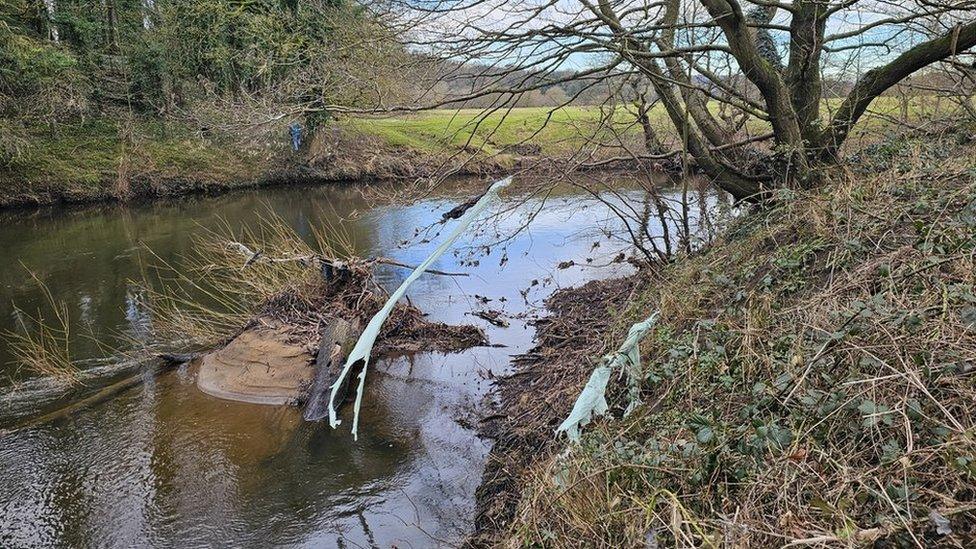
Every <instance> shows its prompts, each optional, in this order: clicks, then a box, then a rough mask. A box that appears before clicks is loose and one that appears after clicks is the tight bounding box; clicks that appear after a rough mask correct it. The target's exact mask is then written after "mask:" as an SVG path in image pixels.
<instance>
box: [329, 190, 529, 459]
mask: <svg viewBox="0 0 976 549" xmlns="http://www.w3.org/2000/svg"><path fill="white" fill-rule="evenodd" d="M511 182H512V178H511V177H506V178H505V179H502V180H501V181H496V182H495V183H492V185H491V187H489V188H488V190H487V191H485V194H483V195H482V196H481V198H479V199H478V201H477V202H475V203H474V205H472V206H471V207H469V208H468V209H467V211H465V212H464V215H462V216H460V217H461V219H460V220H459V221H458V224H457V226H455V227H454V230H453V231H452V232H451V233H450V234H449V235H448V237H447V238H446V239H445V240H444V242H441V244H440V246H438V247H437V249H436V250H434V251H433V253H431V254H430V255H429V256H428V257H427V259H425V260H424V262H423V263H421V264H420V265H418V266H417V268H416V269H414V270H413V272H411V273H410V275H409V276H408V277H407V279H406V280H404V281H403V283H402V284H400V287H399V288H397V289H396V291H394V292H393V293H392V294H391V295H390V298H389V299H387V300H386V303H384V304H383V308H382V309H380V310H379V312H378V313H376V314H375V315H373V318H371V319H370V320H369V324H367V325H366V329H365V330H363V333H362V335H360V336H359V340H358V341H356V346H355V347H353V349H352V351H351V352H350V353H349V357H348V358H347V359H346V362H345V364H344V365H343V367H342V371H341V372H340V373H339V377H338V378H336V381H335V383H333V384H332V387H331V392H330V394H329V425H331V426H332V428H333V429H335V428H336V427H338V426H339V423H340V422H339V419H338V417H337V413H336V412H337V410H336V408H337V407H338V404H340V403H337V402H336V401H335V398H336V393H337V392H338V389H339V387H341V386H342V383H343V380H345V378H346V377H347V376H348V375H349V373H350V371H352V367H353V365H354V364H356V363H357V362H359V361H362V362H363V368H362V370H360V372H359V387H358V388H357V389H356V404H355V406H354V407H353V416H352V436H353V438H355V439H357V440H358V438H359V436H358V432H359V408H360V405H361V404H362V401H363V388H364V386H365V384H366V368H367V366H368V365H369V355H370V353H371V352H372V351H373V344H374V343H375V342H376V338H377V336H379V333H380V328H381V327H382V326H383V322H385V321H386V318H387V317H388V316H390V312H392V311H393V307H394V306H395V305H396V303H397V301H399V300H400V298H402V297H403V295H404V294H405V293H406V291H407V288H408V287H409V286H410V285H411V284H412V283H413V282H414V281H415V280H417V278H419V277H420V275H421V274H423V273H424V271H426V270H427V268H428V267H430V266H431V265H432V264H433V263H434V262H435V261H437V259H438V258H439V257H440V256H442V255H444V252H446V251H447V250H448V248H450V247H451V245H452V244H454V241H455V240H457V239H458V237H460V236H461V234H463V233H464V231H465V230H466V229H467V228H468V225H470V224H471V222H472V221H474V220H475V218H476V217H478V215H480V214H481V212H482V211H484V210H485V208H487V207H488V206H489V205H491V203H492V202H494V201H495V199H497V198H498V192H499V191H501V190H502V189H504V188H505V187H507V186H508V184H509V183H511Z"/></svg>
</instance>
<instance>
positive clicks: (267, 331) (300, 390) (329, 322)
mask: <svg viewBox="0 0 976 549" xmlns="http://www.w3.org/2000/svg"><path fill="white" fill-rule="evenodd" d="M322 261H325V260H320V261H319V262H320V263H321V262H322ZM322 264H323V265H326V264H328V265H332V264H333V263H332V262H328V263H322ZM320 271H321V272H323V273H329V276H328V278H326V277H325V276H323V277H316V276H313V277H310V278H309V279H308V280H306V281H305V283H304V284H301V285H299V286H296V287H291V288H288V289H286V290H284V291H282V292H280V293H278V294H275V295H273V296H271V297H270V298H269V299H268V300H266V301H265V302H264V303H263V304H262V305H261V306H260V307H258V312H257V313H256V314H255V316H254V317H253V318H251V319H250V320H249V321H248V322H247V323H246V324H245V325H244V326H243V328H242V329H241V331H240V333H238V334H237V335H236V336H234V338H233V339H231V340H230V341H229V342H228V343H227V344H226V345H224V346H222V347H220V348H218V349H216V350H214V351H211V352H209V353H207V354H206V355H204V356H203V358H202V360H201V361H200V368H199V371H198V376H197V386H198V387H199V388H200V389H201V390H202V391H204V392H206V393H208V394H210V395H212V396H216V397H220V398H226V399H231V400H240V401H244V402H251V403H255V404H270V405H284V404H301V403H303V402H305V401H306V400H308V398H309V397H310V396H311V395H309V390H310V388H311V386H312V382H313V379H314V378H315V375H316V369H318V368H327V367H328V364H329V361H328V360H324V361H323V360H316V357H318V356H321V348H322V346H323V345H326V346H328V347H331V346H332V345H333V344H339V345H340V346H342V343H343V341H331V342H328V343H323V341H324V340H325V339H327V338H328V337H329V334H330V333H332V332H333V331H334V329H335V327H336V326H337V325H338V324H339V323H343V324H344V325H345V326H349V327H350V328H351V329H349V330H347V331H345V332H344V333H343V339H349V338H354V337H355V336H356V335H358V327H360V326H363V325H364V324H365V322H366V320H368V319H369V318H370V316H371V315H373V314H375V313H376V312H377V311H379V310H380V308H381V307H382V306H383V304H384V303H385V301H386V299H387V298H388V297H389V296H388V294H387V292H386V291H384V290H383V289H382V288H380V287H379V286H378V285H377V284H375V283H374V282H373V278H372V270H371V267H370V266H369V265H368V264H367V263H366V262H363V261H354V262H348V263H343V264H341V267H340V268H337V269H320ZM485 343H486V340H485V336H484V333H482V332H481V330H479V329H478V328H476V327H474V326H449V325H447V324H443V323H439V322H430V321H428V320H426V319H425V318H424V315H423V313H422V312H421V311H420V310H419V309H417V308H416V307H413V306H412V305H409V304H403V303H398V304H397V305H396V306H395V307H394V309H393V312H392V314H391V315H390V321H389V322H388V323H386V324H384V326H383V330H382V331H381V332H380V336H379V338H378V339H377V345H376V352H377V354H378V355H379V356H390V355H393V354H406V353H411V352H419V351H444V352H447V351H458V350H462V349H465V348H468V347H472V346H476V345H484V344H485ZM329 351H331V349H329ZM316 419H320V418H316Z"/></svg>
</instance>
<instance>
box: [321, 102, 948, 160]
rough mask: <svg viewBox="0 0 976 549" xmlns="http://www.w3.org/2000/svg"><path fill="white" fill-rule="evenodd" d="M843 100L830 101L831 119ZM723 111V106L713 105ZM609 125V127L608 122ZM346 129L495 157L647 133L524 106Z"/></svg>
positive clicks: (665, 133)
mask: <svg viewBox="0 0 976 549" xmlns="http://www.w3.org/2000/svg"><path fill="white" fill-rule="evenodd" d="M839 104H840V100H829V101H825V108H824V115H825V116H827V115H828V114H829V113H830V112H832V111H833V110H834V109H835V108H836V107H837V106H838V105H839ZM950 107H951V105H949V104H948V103H947V102H945V103H942V102H939V101H938V100H937V99H935V98H932V97H913V98H910V100H909V101H908V103H907V112H908V118H909V121H919V120H923V119H926V118H934V117H936V116H937V115H939V114H945V113H947V112H948V109H949V108H950ZM711 108H712V110H713V111H715V112H718V104H717V103H716V104H713V105H711ZM902 116H903V107H902V101H901V99H900V98H898V97H881V98H879V99H877V100H875V102H874V103H873V104H872V105H871V109H870V113H869V114H868V115H866V116H865V117H864V118H863V119H862V120H861V121H860V122H859V124H858V128H857V129H858V130H859V131H861V132H864V131H872V130H877V129H879V128H881V127H884V126H886V125H889V124H890V123H891V122H890V118H895V119H901V118H902ZM650 118H651V122H652V125H653V126H654V127H655V129H656V130H657V131H658V135H659V136H660V137H661V139H662V140H665V141H667V140H668V139H669V138H674V137H675V131H674V129H673V127H672V126H671V124H670V122H669V121H668V120H667V118H666V114H665V112H664V108H663V107H661V106H660V105H657V106H655V107H654V109H652V110H651V113H650ZM607 122H609V123H607ZM339 124H340V126H341V127H343V128H346V129H348V130H350V131H352V132H355V133H360V134H365V135H369V136H372V137H375V138H378V139H379V140H380V141H382V142H383V143H385V144H387V145H389V146H392V147H406V148H410V149H413V150H416V151H420V152H427V153H436V152H442V151H444V150H445V149H447V150H452V149H454V150H456V149H458V148H461V147H464V146H468V147H471V148H474V149H482V150H483V151H484V152H486V153H489V154H491V153H495V152H498V151H499V150H501V149H502V148H504V147H506V146H512V145H516V144H520V143H532V144H535V145H538V146H539V147H540V148H541V151H542V153H543V154H559V153H564V152H571V151H574V150H577V149H578V148H579V147H580V146H582V145H584V144H587V143H594V142H598V143H601V144H604V145H610V146H613V145H616V144H618V143H617V141H618V140H619V139H630V140H633V139H636V138H639V136H640V133H641V130H640V126H639V125H638V124H637V121H636V118H635V115H634V114H633V112H629V111H627V110H625V109H623V108H617V109H616V110H615V111H612V112H611V110H609V109H607V108H601V107H595V106H594V107H590V106H586V107H563V108H560V109H552V108H550V107H523V108H516V109H511V110H499V111H495V112H486V111H483V110H481V109H454V110H451V109H439V110H433V111H427V112H423V113H418V114H409V115H401V116H393V117H384V118H365V117H364V118H350V119H346V120H343V121H341V122H340V123H339ZM748 129H749V131H750V132H751V133H754V134H756V133H763V132H765V131H768V130H769V125H768V124H767V123H766V122H764V121H761V120H753V121H751V122H750V123H749V124H748Z"/></svg>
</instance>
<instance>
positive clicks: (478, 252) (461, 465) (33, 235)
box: [0, 183, 660, 547]
mask: <svg viewBox="0 0 976 549" xmlns="http://www.w3.org/2000/svg"><path fill="white" fill-rule="evenodd" d="M477 188H478V187H477V186H474V184H473V183H472V187H471V189H472V191H471V192H472V193H473V192H474V189H477ZM456 196H457V195H455V194H452V195H451V196H439V197H438V196H434V197H429V198H426V199H423V200H420V201H417V202H414V203H411V204H409V205H400V206H394V205H383V204H382V203H381V204H380V205H373V206H371V205H370V204H368V203H367V202H366V201H365V200H364V199H363V198H362V196H361V194H360V193H359V192H358V190H357V189H356V188H355V187H352V186H328V187H290V188H276V189H265V190H255V191H250V192H246V193H242V194H234V195H227V196H222V197H216V198H199V197H196V198H188V199H182V200H178V201H172V202H165V203H155V204H151V205H139V206H129V207H121V206H106V207H95V208H82V209H71V210H69V211H63V210H62V211H57V210H39V211H33V212H8V213H5V214H0V248H2V250H3V254H2V256H3V259H4V261H2V262H0V329H3V330H15V331H16V330H22V329H24V327H25V326H28V325H29V324H30V321H29V319H26V318H25V317H24V315H22V314H21V313H20V312H19V311H20V310H23V311H28V312H33V311H36V310H38V309H41V310H46V299H45V298H44V295H43V293H42V292H41V291H40V290H39V288H38V287H37V285H36V284H35V283H34V282H33V281H32V280H31V279H30V277H29V276H27V271H26V270H25V269H30V270H32V271H33V272H35V273H36V274H37V276H38V278H40V279H41V280H42V281H43V282H44V283H45V284H46V285H47V287H48V288H49V289H50V290H51V292H52V294H53V296H54V298H55V299H56V300H57V301H59V302H63V303H65V304H66V306H67V309H68V312H69V316H70V319H71V326H72V330H73V340H72V349H73V353H74V358H76V359H96V358H100V357H103V355H104V354H105V351H104V350H103V349H101V348H100V347H99V346H98V345H96V344H95V343H93V339H101V340H112V339H113V338H117V337H118V336H119V334H122V335H124V336H126V337H130V338H136V339H145V338H152V337H153V335H152V318H151V315H150V314H149V313H148V311H147V310H146V308H145V306H144V303H143V300H142V296H141V295H140V293H139V290H138V288H137V286H136V285H133V284H132V283H131V282H130V281H131V280H133V279H139V278H140V269H141V267H140V264H141V261H140V257H141V255H140V254H141V250H143V249H144V247H148V248H150V249H152V250H153V251H154V252H155V253H156V254H158V256H159V257H160V258H161V259H163V260H166V261H169V262H173V263H174V264H177V265H178V264H179V262H180V261H181V256H183V255H184V254H186V253H187V252H188V251H189V249H190V246H191V245H192V237H193V235H195V234H198V233H199V232H200V231H201V230H202V229H201V228H202V227H215V226H217V225H218V224H219V223H222V222H224V221H226V222H227V223H228V224H229V225H230V226H231V227H237V228H239V227H241V226H243V225H246V224H250V223H254V222H255V220H256V217H257V215H259V214H260V213H261V212H267V211H269V210H270V211H273V212H275V213H276V214H278V215H279V216H281V218H282V219H284V220H285V221H286V222H287V223H289V224H291V225H292V226H293V227H294V228H295V230H296V231H297V232H298V234H300V235H304V236H307V237H310V236H311V233H312V230H313V228H314V227H321V226H323V225H324V224H325V223H326V222H329V221H334V219H335V218H336V217H337V216H338V215H340V214H341V215H343V216H350V215H352V217H353V218H354V219H353V220H352V221H351V222H348V223H347V230H348V232H349V234H350V236H351V237H352V239H353V243H354V245H355V248H356V249H357V250H358V251H359V253H360V254H361V255H362V256H372V255H385V256H390V257H394V258H396V259H398V260H401V261H403V262H405V263H412V264H416V263H419V262H420V261H421V260H422V258H423V257H425V256H426V255H427V253H428V252H430V251H431V250H432V249H433V247H434V246H436V244H437V239H436V238H435V239H433V241H432V242H429V243H419V244H412V245H409V246H401V245H400V243H401V242H402V241H404V240H409V239H411V238H412V237H413V234H414V229H415V228H416V227H421V226H426V225H428V224H429V223H431V222H432V221H434V220H437V219H439V218H440V216H441V214H442V213H443V212H445V211H447V210H449V209H450V208H451V207H453V206H454V205H456V204H457V203H458V202H459V199H458V198H457V197H456ZM540 200H541V199H532V200H529V201H528V202H526V203H525V204H523V205H522V206H521V207H519V208H516V209H515V210H514V211H512V212H511V213H509V214H507V215H506V216H505V217H504V218H503V219H502V220H501V221H500V222H499V224H498V226H497V227H482V229H483V230H481V231H479V232H478V234H476V235H473V236H470V237H469V238H467V240H466V241H464V242H461V243H460V244H459V246H460V247H461V248H462V253H460V254H458V255H453V254H447V255H445V256H444V258H443V259H442V260H441V261H440V262H439V264H438V265H435V268H437V269H441V270H445V271H464V272H468V273H470V276H469V277H467V278H447V277H436V276H424V277H422V278H421V279H420V280H419V281H418V282H417V283H416V284H415V285H414V286H413V287H412V289H411V291H410V292H409V296H410V298H411V300H412V301H413V303H414V304H415V305H417V306H419V307H420V308H421V309H423V310H424V311H426V312H428V313H429V314H430V316H431V318H432V319H434V320H441V321H444V322H450V323H474V324H478V325H480V326H483V327H484V329H485V331H486V332H487V334H488V337H489V339H490V340H491V342H492V343H494V344H499V345H504V346H503V347H481V348H475V349H471V350H468V351H466V352H462V353H457V354H449V355H443V354H418V355H414V356H410V357H402V358H398V359H395V360H388V361H383V362H379V363H377V364H376V365H374V368H373V370H372V373H371V376H370V378H369V382H368V388H367V394H366V398H365V403H364V412H363V418H362V420H361V422H360V438H359V441H358V442H354V441H353V440H352V437H351V436H350V435H349V433H348V424H349V421H348V420H347V421H346V422H345V425H344V426H341V427H340V428H339V430H337V431H332V430H331V429H330V428H329V427H328V425H327V424H325V423H315V424H310V423H303V422H302V420H301V415H300V412H299V410H297V409H293V408H283V407H265V406H255V405H248V404H242V403H235V402H228V401H224V400H218V399H215V398H213V397H210V396H207V395H204V394H202V393H201V392H199V391H198V390H197V389H196V387H195V385H194V380H193V377H192V375H193V374H192V371H190V370H187V369H185V368H184V369H176V370H172V371H169V372H167V373H165V374H163V375H161V376H158V377H152V376H149V375H146V382H145V383H142V384H139V385H137V386H136V387H133V388H131V389H129V390H127V391H125V392H123V393H121V394H119V395H117V396H116V397H114V398H111V399H108V400H106V401H104V402H100V403H98V404H95V405H93V406H91V407H88V408H84V409H82V410H80V411H77V412H76V413H73V414H72V415H70V416H67V417H63V418H60V419H57V420H54V421H50V422H46V423H43V424H41V425H35V426H33V427H29V428H23V429H19V430H13V431H10V432H6V433H3V434H0V547H37V546H78V547H141V546H180V547H197V546H215V545H219V546H244V547H267V546H271V545H274V546H301V547H306V546H307V547H375V546H378V547H390V546H397V547H429V546H442V545H451V544H452V543H454V542H457V541H458V540H459V539H461V538H462V537H463V536H464V534H465V532H466V531H467V529H468V528H469V526H470V521H471V517H472V509H473V496H474V491H475V488H476V487H477V485H478V483H479V481H480V476H481V470H482V467H483V464H484V460H485V456H486V454H487V451H488V449H489V448H488V443H487V442H485V441H482V440H480V439H479V438H478V437H477V436H476V435H475V432H474V429H476V428H477V421H478V420H477V418H478V413H479V411H481V410H484V406H485V400H486V398H488V395H489V391H490V387H491V384H490V380H489V379H488V378H489V377H490V376H491V375H501V374H504V373H505V372H506V371H507V369H508V367H509V360H510V357H511V355H514V354H518V353H520V352H524V351H525V350H527V349H528V348H529V347H530V346H531V341H532V333H533V332H532V329H531V327H530V326H529V325H528V324H527V318H523V317H521V316H520V315H526V314H529V313H533V312H537V308H538V307H539V306H541V301H542V299H544V298H545V297H546V296H547V295H549V294H550V293H551V292H552V291H553V290H554V289H555V288H557V287H564V286H571V285H575V284H579V283H582V282H585V281H587V280H589V279H592V278H596V277H606V276H612V275H614V274H620V273H622V272H623V271H625V270H626V269H627V268H628V267H626V265H619V264H613V265H611V266H609V267H595V266H592V265H601V264H606V263H609V260H610V259H611V258H613V257H614V256H615V255H616V254H617V253H618V252H619V251H621V250H624V249H626V248H627V247H628V246H627V245H626V244H625V243H623V242H621V241H619V240H616V239H613V238H608V237H607V236H606V234H605V233H604V231H605V230H610V231H614V230H616V229H619V228H620V221H619V220H618V219H617V218H616V217H615V216H614V215H613V214H612V213H611V211H610V210H609V208H608V207H606V206H605V205H603V204H601V203H599V202H598V201H596V200H593V199H592V198H587V197H584V196H581V195H579V194H576V193H573V192H567V193H563V194H561V195H557V196H552V197H549V198H548V199H547V200H546V203H545V207H544V208H542V209H541V211H539V212H538V213H537V214H536V215H535V216H534V218H533V219H532V222H531V224H530V225H529V226H528V228H527V229H526V230H523V231H521V232H519V233H518V234H517V236H515V237H514V238H512V239H510V240H508V241H507V242H506V243H505V244H503V245H496V246H491V252H490V253H487V254H486V253H485V250H484V249H480V248H477V246H479V245H483V244H486V243H491V242H493V241H494V240H495V239H496V235H495V230H496V228H497V229H499V230H500V231H501V232H502V233H505V232H506V231H507V230H511V229H513V228H514V227H518V226H521V225H522V223H523V222H524V221H525V220H526V215H527V214H528V213H529V212H535V211H536V210H538V206H539V205H540V204H541V203H540ZM611 200H624V201H628V202H633V203H639V202H640V201H642V200H643V194H642V193H640V192H638V191H636V190H626V189H625V190H623V191H621V194H620V195H619V196H617V197H613V198H611ZM509 205H511V203H509ZM654 230H655V231H660V227H657V228H655V229H654ZM596 242H599V243H600V245H599V247H597V248H594V243H596ZM469 252H471V253H473V254H474V255H470V254H469ZM503 254H504V256H505V257H507V261H506V262H504V265H502V263H503V262H502V260H501V258H502V256H503ZM142 257H144V255H143V256H142ZM586 258H592V259H593V262H592V264H591V265H587V264H586V261H585V260H586ZM473 260H476V261H477V263H476V264H472V263H471V261H473ZM565 260H574V261H575V262H576V263H577V264H583V265H584V266H579V265H577V266H573V267H570V268H567V269H557V268H556V266H557V264H558V263H559V262H561V261H565ZM380 275H381V276H380V278H381V282H382V283H384V284H386V285H388V286H391V287H392V286H394V285H395V284H397V283H398V282H399V281H400V280H402V279H403V278H404V277H405V276H406V275H407V272H405V271H403V270H397V269H389V270H384V271H382V272H381V273H380ZM533 281H537V282H538V284H536V285H533ZM526 289H527V290H528V291H527V292H526V294H525V298H523V295H522V291H525V290H526ZM476 295H478V296H486V297H488V298H490V299H491V300H492V301H490V302H489V303H488V304H487V305H482V304H481V303H480V301H479V300H478V299H477V298H476V297H475V296H476ZM481 307H489V308H492V309H499V310H502V311H504V312H505V314H506V315H508V317H509V321H510V326H509V327H507V328H501V327H497V326H493V325H491V324H488V323H487V322H485V321H483V320H481V319H479V318H475V317H473V316H471V315H470V314H469V313H470V312H471V311H475V310H478V309H479V308H481ZM90 336H94V338H93V339H92V338H91V337H90ZM10 360H11V352H10V349H9V348H8V347H7V344H6V343H0V364H3V366H0V374H2V377H3V381H0V421H2V420H3V419H4V417H5V414H6V419H10V417H13V416H14V414H24V413H26V412H25V410H24V408H25V406H26V407H27V408H29V407H30V406H31V405H32V404H33V403H36V402H38V401H40V400H41V399H42V398H43V396H44V392H45V391H46V390H48V389H49V385H50V384H49V383H47V380H44V379H37V378H34V377H32V376H31V374H29V373H26V372H23V371H20V370H18V369H17V368H16V366H15V365H13V364H11V363H10ZM87 367H91V368H103V369H106V371H109V370H111V368H113V363H112V359H111V358H108V359H105V360H102V361H100V362H92V363H91V365H90V366H87ZM29 411H30V410H27V412H29ZM347 414H348V411H347Z"/></svg>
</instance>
